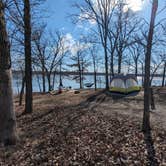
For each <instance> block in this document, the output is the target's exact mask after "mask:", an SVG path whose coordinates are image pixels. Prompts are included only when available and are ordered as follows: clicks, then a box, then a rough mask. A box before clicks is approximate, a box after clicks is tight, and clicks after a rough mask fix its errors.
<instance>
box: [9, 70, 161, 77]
mask: <svg viewBox="0 0 166 166" xmlns="http://www.w3.org/2000/svg"><path fill="white" fill-rule="evenodd" d="M12 73H13V74H14V75H17V74H21V73H22V72H21V71H18V70H13V71H12ZM33 74H42V72H41V71H33ZM52 74H60V72H58V71H56V72H55V73H52ZM61 74H62V75H78V74H79V73H78V72H75V71H62V72H61ZM84 75H94V73H93V72H85V73H84ZM96 75H98V76H105V73H102V72H98V73H96ZM115 75H116V74H115ZM130 75H133V76H134V75H135V74H130ZM137 76H138V77H142V76H144V75H143V74H137ZM154 77H162V74H154Z"/></svg>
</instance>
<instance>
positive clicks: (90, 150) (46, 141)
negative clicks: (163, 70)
mask: <svg viewBox="0 0 166 166" xmlns="http://www.w3.org/2000/svg"><path fill="white" fill-rule="evenodd" d="M163 92H164V90H163V89H162V88H156V89H155V90H154V94H155V101H156V108H157V109H156V110H155V111H153V112H152V113H151V119H152V132H151V133H150V134H151V135H149V136H151V137H149V136H148V137H147V136H146V135H144V134H143V133H142V132H141V123H142V113H143V92H142V91H141V92H140V93H139V94H137V95H136V96H134V95H132V96H127V97H119V96H110V94H109V93H107V92H104V91H101V90H99V91H97V92H94V91H89V90H83V91H81V92H80V93H79V94H74V93H73V92H64V93H62V94H59V95H50V94H34V110H35V111H34V112H33V114H31V115H26V116H20V113H21V112H22V111H23V110H22V109H23V107H19V106H18V99H17V98H16V100H15V105H16V111H17V121H18V134H19V137H20V140H19V142H18V144H17V145H16V146H14V147H10V148H6V149H5V148H1V149H0V165H18V164H19V165H140V166H142V165H150V164H152V162H153V163H157V164H160V165H161V166H164V165H165V164H166V153H165V152H166V139H165V138H166V128H165V126H166V123H165V122H166V105H165V100H166V94H165V93H163ZM150 138H152V139H150ZM153 141H154V144H153Z"/></svg>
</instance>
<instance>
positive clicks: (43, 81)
mask: <svg viewBox="0 0 166 166" xmlns="http://www.w3.org/2000/svg"><path fill="white" fill-rule="evenodd" d="M42 84H43V92H46V81H45V70H44V67H42Z"/></svg>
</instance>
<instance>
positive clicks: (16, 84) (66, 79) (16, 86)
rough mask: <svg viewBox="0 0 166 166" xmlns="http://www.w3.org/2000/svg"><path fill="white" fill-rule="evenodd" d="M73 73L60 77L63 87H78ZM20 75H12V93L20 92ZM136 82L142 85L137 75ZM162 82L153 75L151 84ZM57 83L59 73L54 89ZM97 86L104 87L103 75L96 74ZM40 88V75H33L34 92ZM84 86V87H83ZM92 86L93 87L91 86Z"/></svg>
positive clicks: (57, 76)
mask: <svg viewBox="0 0 166 166" xmlns="http://www.w3.org/2000/svg"><path fill="white" fill-rule="evenodd" d="M73 77H74V76H73V75H70V76H63V77H62V82H63V86H64V87H69V86H71V87H72V89H78V88H79V82H76V80H73ZM21 81H22V79H21V75H14V76H13V90H14V94H18V93H19V92H20V89H21ZM39 82H40V86H41V87H40V86H39ZM93 82H94V81H93V76H92V75H87V76H85V80H84V84H85V83H93ZM138 84H139V85H140V86H141V85H142V78H141V77H138ZM161 84H162V78H160V77H155V78H154V79H153V82H152V85H155V86H161ZM58 85H59V75H56V79H55V85H54V89H55V90H56V89H58ZM97 87H98V88H104V87H105V76H97ZM41 88H42V78H41V75H38V78H37V76H36V75H33V91H34V92H40V89H41ZM84 88H86V87H84ZM92 88H94V87H92ZM46 90H48V83H47V79H46Z"/></svg>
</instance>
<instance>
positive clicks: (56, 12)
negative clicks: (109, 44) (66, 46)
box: [46, 0, 166, 37]
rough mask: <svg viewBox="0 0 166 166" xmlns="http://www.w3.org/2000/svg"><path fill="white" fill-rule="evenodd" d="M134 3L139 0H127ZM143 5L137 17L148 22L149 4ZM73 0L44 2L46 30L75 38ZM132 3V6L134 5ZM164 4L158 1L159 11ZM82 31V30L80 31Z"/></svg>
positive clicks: (161, 0)
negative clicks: (61, 31)
mask: <svg viewBox="0 0 166 166" xmlns="http://www.w3.org/2000/svg"><path fill="white" fill-rule="evenodd" d="M79 1H80V2H81V1H82V0H75V2H77V3H78V2H79ZM129 1H133V2H134V3H135V2H136V1H140V0H129ZM144 1H145V4H144V7H143V9H142V10H141V11H139V15H140V16H141V17H144V18H145V19H146V20H147V21H148V22H149V17H150V13H151V4H150V3H149V1H151V0H144ZM73 3H74V0H47V2H46V10H48V12H49V13H50V14H49V15H50V17H49V18H47V20H46V21H47V25H48V29H51V30H53V31H54V30H63V31H64V33H71V34H72V35H73V36H75V37H76V36H77V32H78V31H79V28H78V27H77V26H76V25H74V24H73V23H72V21H71V18H70V17H69V15H70V14H73V13H75V9H74V8H73V7H72V4H73ZM134 3H133V4H134ZM164 4H166V0H159V10H160V9H161V8H162V7H163V6H164ZM165 13H166V11H163V12H162V14H160V16H159V17H158V20H160V19H161V17H163V16H164V15H165ZM80 31H82V29H80Z"/></svg>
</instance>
